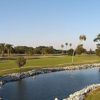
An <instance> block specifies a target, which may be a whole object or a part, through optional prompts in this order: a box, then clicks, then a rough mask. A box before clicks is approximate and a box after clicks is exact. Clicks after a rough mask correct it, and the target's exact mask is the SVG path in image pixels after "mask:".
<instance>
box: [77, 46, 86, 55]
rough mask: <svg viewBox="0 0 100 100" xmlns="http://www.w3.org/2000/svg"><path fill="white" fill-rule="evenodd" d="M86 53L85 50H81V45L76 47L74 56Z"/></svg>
mask: <svg viewBox="0 0 100 100" xmlns="http://www.w3.org/2000/svg"><path fill="white" fill-rule="evenodd" d="M85 52H86V49H84V48H83V45H78V46H77V48H76V54H79V55H80V54H82V53H85Z"/></svg>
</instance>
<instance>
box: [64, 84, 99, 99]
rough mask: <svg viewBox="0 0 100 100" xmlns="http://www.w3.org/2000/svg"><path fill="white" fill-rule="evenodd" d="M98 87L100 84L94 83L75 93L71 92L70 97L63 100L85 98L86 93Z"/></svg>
mask: <svg viewBox="0 0 100 100" xmlns="http://www.w3.org/2000/svg"><path fill="white" fill-rule="evenodd" d="M98 87H100V84H93V85H91V86H88V87H86V88H84V89H82V90H80V91H77V92H75V93H74V94H71V95H70V96H69V97H68V98H66V99H63V100H84V97H85V96H86V94H88V93H89V92H90V91H92V90H95V89H96V88H98Z"/></svg>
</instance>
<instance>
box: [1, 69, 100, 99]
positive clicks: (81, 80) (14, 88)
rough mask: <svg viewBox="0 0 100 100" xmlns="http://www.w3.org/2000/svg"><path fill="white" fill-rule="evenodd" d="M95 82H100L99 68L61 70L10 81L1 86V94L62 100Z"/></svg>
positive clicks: (21, 97)
mask: <svg viewBox="0 0 100 100" xmlns="http://www.w3.org/2000/svg"><path fill="white" fill-rule="evenodd" d="M94 83H100V70H99V68H92V69H83V70H75V71H61V72H54V73H48V74H41V75H38V76H36V77H29V78H25V79H23V80H21V81H16V82H9V83H7V84H5V85H4V86H3V87H2V88H0V96H1V97H3V99H4V100H54V98H55V97H57V98H59V100H62V99H63V98H66V97H68V96H69V95H70V94H72V93H74V92H75V91H77V90H80V89H82V88H84V87H86V86H88V85H91V84H94Z"/></svg>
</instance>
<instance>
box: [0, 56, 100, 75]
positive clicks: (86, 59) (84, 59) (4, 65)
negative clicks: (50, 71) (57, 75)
mask: <svg viewBox="0 0 100 100" xmlns="http://www.w3.org/2000/svg"><path fill="white" fill-rule="evenodd" d="M71 59H72V57H71V56H50V57H48V56H44V57H38V58H35V59H30V60H27V64H26V65H25V66H24V68H23V70H25V71H27V70H30V69H33V68H42V67H55V66H60V67H62V66H66V65H71V64H72V63H71ZM99 61H100V58H99V57H98V56H95V55H82V56H75V57H74V64H80V63H93V62H99ZM18 70H19V69H18V67H17V65H16V60H1V61H0V75H3V74H8V73H12V72H18Z"/></svg>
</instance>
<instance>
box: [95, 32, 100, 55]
mask: <svg viewBox="0 0 100 100" xmlns="http://www.w3.org/2000/svg"><path fill="white" fill-rule="evenodd" d="M94 42H97V49H96V50H95V52H96V55H98V56H100V33H99V34H98V35H97V37H96V38H95V39H94Z"/></svg>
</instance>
